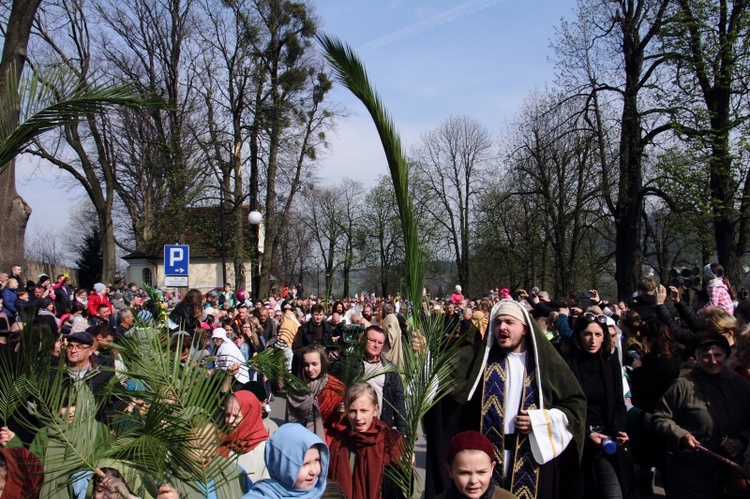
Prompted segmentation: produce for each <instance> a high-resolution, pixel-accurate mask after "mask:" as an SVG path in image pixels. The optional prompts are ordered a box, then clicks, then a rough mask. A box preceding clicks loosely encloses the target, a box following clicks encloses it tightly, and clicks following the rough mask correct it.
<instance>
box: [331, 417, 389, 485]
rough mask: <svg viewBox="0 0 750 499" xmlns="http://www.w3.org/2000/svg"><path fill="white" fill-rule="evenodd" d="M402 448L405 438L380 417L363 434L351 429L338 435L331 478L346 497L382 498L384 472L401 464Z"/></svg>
mask: <svg viewBox="0 0 750 499" xmlns="http://www.w3.org/2000/svg"><path fill="white" fill-rule="evenodd" d="M402 445H403V437H402V436H401V434H400V433H399V432H397V431H396V430H394V429H393V428H389V427H388V425H386V424H385V423H383V422H382V421H380V420H379V419H378V418H377V417H376V418H374V419H373V420H372V425H370V428H369V429H367V430H366V431H363V432H355V431H352V429H351V428H349V427H348V426H347V429H346V431H344V432H342V433H339V434H338V435H336V436H335V437H334V439H333V443H332V444H331V463H330V466H329V468H328V477H329V478H330V479H331V480H334V481H335V482H336V483H338V484H339V485H340V486H341V488H342V489H343V490H344V493H345V494H346V497H349V498H351V499H373V498H377V497H381V492H382V488H383V470H384V469H385V467H386V466H388V465H392V464H396V463H398V461H399V459H400V457H401V448H402ZM350 446H351V447H352V448H353V450H354V452H355V453H356V456H357V457H356V459H355V461H354V472H353V473H352V471H351V468H350V466H349V447H350Z"/></svg>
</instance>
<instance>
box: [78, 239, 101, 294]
mask: <svg viewBox="0 0 750 499" xmlns="http://www.w3.org/2000/svg"><path fill="white" fill-rule="evenodd" d="M77 249H78V253H79V256H78V258H77V259H76V262H75V263H76V265H77V266H78V287H80V288H83V289H92V288H93V287H94V284H96V283H97V282H101V280H102V236H101V233H100V232H99V227H97V226H92V227H91V231H90V232H89V233H88V234H86V235H85V236H83V240H82V241H81V243H80V246H78V248H77Z"/></svg>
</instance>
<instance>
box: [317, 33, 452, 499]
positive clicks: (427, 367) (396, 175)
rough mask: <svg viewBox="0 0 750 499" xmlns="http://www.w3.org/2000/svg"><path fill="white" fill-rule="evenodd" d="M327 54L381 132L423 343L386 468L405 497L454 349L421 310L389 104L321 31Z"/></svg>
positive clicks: (405, 182) (410, 213) (414, 240)
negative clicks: (424, 424)
mask: <svg viewBox="0 0 750 499" xmlns="http://www.w3.org/2000/svg"><path fill="white" fill-rule="evenodd" d="M318 41H319V42H320V44H321V45H322V46H323V50H324V55H325V58H326V59H327V60H328V62H329V63H330V64H331V65H332V66H333V71H334V74H335V76H336V78H337V79H338V80H339V81H340V82H341V83H342V84H343V85H344V86H345V87H346V88H348V89H349V90H350V91H351V92H352V93H353V94H354V95H355V96H356V97H357V98H359V100H360V101H361V102H362V103H363V104H364V106H365V108H366V109H367V110H368V112H369V113H370V116H371V117H372V119H373V121H374V122H375V127H376V129H377V131H378V134H379V136H380V140H381V143H382V144H383V149H384V152H385V156H386V159H387V161H388V167H389V169H390V173H391V179H392V181H393V187H394V190H395V193H396V201H397V204H398V208H399V218H400V222H401V229H402V231H403V234H404V244H405V248H406V268H407V279H408V285H409V289H408V291H409V297H410V302H411V305H412V308H411V311H410V317H409V322H410V324H411V326H412V330H413V331H416V330H421V334H422V336H423V337H424V346H423V347H422V348H417V349H412V348H411V345H409V344H405V345H403V348H404V359H405V366H404V370H403V376H402V380H403V383H404V393H405V397H406V409H407V414H406V415H405V419H406V422H407V427H408V436H407V438H406V439H405V446H404V447H405V449H404V453H403V454H404V456H403V459H402V462H401V466H399V467H397V468H396V469H387V470H386V473H387V474H388V476H389V477H390V478H391V479H392V480H393V481H394V483H396V485H397V486H398V487H399V488H400V489H401V491H402V493H403V494H404V496H406V497H410V496H412V495H414V494H416V493H417V492H418V491H416V490H415V489H414V487H413V483H415V480H414V476H415V470H414V467H413V466H412V459H413V456H414V446H415V444H416V441H417V435H418V434H419V422H420V420H421V419H422V417H424V415H425V414H426V413H427V411H428V410H429V409H430V408H431V407H432V406H433V405H434V404H435V403H436V402H437V401H438V400H439V399H440V398H441V397H443V396H444V395H445V394H446V393H447V391H448V390H449V389H450V385H449V384H448V383H447V377H448V374H449V373H450V371H451V370H452V369H453V367H454V365H455V359H456V356H455V355H454V353H455V350H454V348H453V347H452V344H451V343H450V341H449V339H448V338H445V337H444V336H443V334H442V321H439V320H436V319H433V320H424V319H423V318H422V317H421V316H420V315H419V310H420V305H421V302H422V289H423V287H424V276H425V273H424V265H423V259H422V250H421V247H420V242H419V237H418V232H417V219H416V215H415V212H414V209H413V206H412V202H411V198H410V196H409V171H408V163H407V161H406V158H405V157H404V154H403V151H402V148H401V140H400V138H399V135H398V133H397V132H396V129H395V126H394V124H393V122H392V121H391V119H390V117H389V116H388V113H387V111H386V110H385V107H384V105H383V103H382V101H381V100H380V98H379V97H378V95H377V94H376V93H375V91H374V90H373V88H372V86H371V84H370V81H369V78H368V76H367V73H366V71H365V68H364V65H363V64H362V62H361V61H360V60H359V58H358V57H357V56H356V55H355V54H354V52H353V51H352V49H351V48H350V47H349V46H347V45H345V44H343V43H342V42H340V41H339V40H337V39H335V38H332V37H329V36H327V35H320V36H319V37H318Z"/></svg>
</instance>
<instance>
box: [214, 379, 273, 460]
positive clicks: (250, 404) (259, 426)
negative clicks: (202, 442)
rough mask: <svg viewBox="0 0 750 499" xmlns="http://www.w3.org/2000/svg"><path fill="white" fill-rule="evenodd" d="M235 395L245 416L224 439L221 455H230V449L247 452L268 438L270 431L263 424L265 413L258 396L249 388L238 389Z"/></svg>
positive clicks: (220, 449) (220, 448)
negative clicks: (262, 410) (262, 412)
mask: <svg viewBox="0 0 750 499" xmlns="http://www.w3.org/2000/svg"><path fill="white" fill-rule="evenodd" d="M233 395H234V396H235V398H236V399H237V402H239V403H240V410H241V411H242V416H243V418H242V421H241V422H240V424H239V425H238V426H237V428H236V429H235V430H234V431H233V432H232V434H231V435H229V436H228V437H227V438H225V439H224V444H223V445H222V446H221V447H219V455H221V456H222V457H229V451H234V452H235V453H237V454H240V455H242V454H247V453H248V452H250V451H251V450H253V449H254V448H255V447H256V446H257V445H258V444H259V443H261V442H263V441H265V440H268V431H266V428H265V427H264V426H263V415H262V414H261V407H260V401H259V400H258V397H256V396H255V395H254V394H253V393H252V392H249V391H247V390H239V391H236V392H234V393H233Z"/></svg>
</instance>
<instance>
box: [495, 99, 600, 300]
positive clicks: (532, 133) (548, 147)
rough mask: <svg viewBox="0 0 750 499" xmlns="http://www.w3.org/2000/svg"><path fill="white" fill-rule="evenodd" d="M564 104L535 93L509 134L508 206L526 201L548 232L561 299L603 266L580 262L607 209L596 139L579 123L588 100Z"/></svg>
mask: <svg viewBox="0 0 750 499" xmlns="http://www.w3.org/2000/svg"><path fill="white" fill-rule="evenodd" d="M561 100H562V99H561V96H560V95H559V94H546V95H545V94H541V95H540V94H532V95H531V96H530V97H529V98H527V99H526V101H525V102H524V105H523V107H522V111H521V112H520V113H519V116H518V118H517V119H516V120H514V121H513V122H511V123H510V125H509V127H508V131H507V133H506V134H505V149H506V151H508V155H507V162H508V167H509V169H510V171H509V182H507V183H506V185H507V188H508V192H509V193H511V194H512V195H513V197H511V199H510V201H511V202H510V203H509V205H510V206H514V200H515V199H516V198H518V197H526V198H528V200H529V202H530V205H531V206H533V207H534V211H533V213H534V214H535V216H536V217H538V218H539V219H540V221H541V223H542V227H543V236H542V237H543V238H544V240H545V243H544V245H543V246H542V247H547V248H549V250H550V252H549V254H547V255H545V256H548V257H549V258H550V259H551V261H552V267H551V268H550V269H548V270H549V271H550V273H551V274H552V275H553V286H554V291H555V293H556V294H558V295H562V294H563V293H564V292H566V291H568V290H570V289H572V287H573V284H574V280H575V278H576V277H577V276H579V275H580V274H581V273H582V271H583V270H584V269H585V268H589V267H597V268H599V267H601V266H602V264H601V262H600V263H599V264H598V265H595V264H594V262H591V261H587V262H585V263H583V262H581V258H580V256H581V254H580V249H581V245H582V244H583V243H584V241H585V240H586V235H587V232H589V231H592V230H594V224H595V222H596V221H597V219H599V218H601V213H602V204H603V203H602V198H601V184H600V183H599V181H598V178H599V177H598V176H597V175H596V172H597V170H598V163H597V158H596V140H595V138H596V137H595V135H594V133H592V131H591V130H589V129H588V128H587V127H580V126H579V123H578V122H577V121H576V120H575V116H578V112H577V111H578V109H580V107H578V106H581V105H583V104H584V102H583V99H578V100H567V101H565V104H564V105H560V104H559V102H560V101H561ZM602 239H604V238H602ZM603 256H604V257H605V258H606V257H607V256H608V255H606V254H605V255H603ZM532 261H533V260H532ZM546 270H547V269H545V272H542V274H545V273H546Z"/></svg>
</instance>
